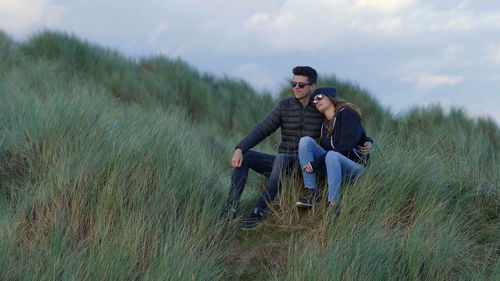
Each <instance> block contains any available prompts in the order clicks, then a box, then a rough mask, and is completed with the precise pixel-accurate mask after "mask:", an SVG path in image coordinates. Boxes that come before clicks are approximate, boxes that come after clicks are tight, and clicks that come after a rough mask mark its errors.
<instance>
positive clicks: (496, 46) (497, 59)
mask: <svg viewBox="0 0 500 281" xmlns="http://www.w3.org/2000/svg"><path fill="white" fill-rule="evenodd" d="M486 52H487V53H488V58H489V59H490V60H491V61H493V62H494V63H496V64H500V43H490V44H488V45H486Z"/></svg>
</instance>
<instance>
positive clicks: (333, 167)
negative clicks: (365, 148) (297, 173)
mask: <svg viewBox="0 0 500 281" xmlns="http://www.w3.org/2000/svg"><path fill="white" fill-rule="evenodd" d="M325 153H327V155H326V158H325V165H326V177H327V181H328V201H330V202H336V203H338V202H339V197H340V184H341V182H342V179H343V178H345V179H349V180H351V179H354V178H355V177H356V176H357V175H359V174H360V173H361V172H363V170H364V168H363V166H362V165H361V164H358V163H356V162H354V161H352V160H351V159H349V158H347V157H345V156H344V155H342V154H340V153H338V152H336V151H333V150H331V151H328V152H326V151H325V150H324V149H323V148H322V147H321V146H320V145H319V144H317V143H316V141H314V139H312V138H311V137H303V138H301V139H300V142H299V161H300V167H301V169H302V168H303V167H304V166H305V165H307V163H310V162H312V161H314V160H316V159H318V158H319V157H320V156H321V155H323V154H325ZM321 171H324V170H323V169H322V170H321ZM316 172H317V171H313V172H312V173H308V172H306V171H302V176H303V177H304V186H305V187H306V188H316V187H317V186H316Z"/></svg>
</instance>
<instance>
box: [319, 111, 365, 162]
mask: <svg viewBox="0 0 500 281" xmlns="http://www.w3.org/2000/svg"><path fill="white" fill-rule="evenodd" d="M328 127H329V121H328V120H327V119H326V118H325V119H324V121H323V124H322V127H321V142H320V145H321V147H323V148H324V149H325V150H326V151H331V150H333V151H337V152H339V153H341V154H342V155H344V156H345V157H347V158H349V159H351V160H352V161H354V162H356V163H360V164H363V165H365V164H366V161H368V158H369V155H363V154H362V153H361V152H360V151H359V150H358V146H363V145H364V143H365V141H370V142H372V143H373V140H372V139H371V138H369V137H367V136H366V132H365V129H364V128H363V125H362V124H361V120H359V118H358V117H357V116H356V114H354V112H352V111H351V110H349V109H347V108H344V109H341V110H340V111H339V112H338V113H337V114H336V115H335V118H334V126H333V133H332V136H331V137H330V138H328V136H327V134H328ZM326 154H327V153H324V154H323V155H321V157H320V158H318V159H316V160H314V161H313V162H311V166H312V168H313V170H316V169H319V168H321V167H323V166H324V165H325V158H326Z"/></svg>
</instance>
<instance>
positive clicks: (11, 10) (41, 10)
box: [0, 0, 68, 33]
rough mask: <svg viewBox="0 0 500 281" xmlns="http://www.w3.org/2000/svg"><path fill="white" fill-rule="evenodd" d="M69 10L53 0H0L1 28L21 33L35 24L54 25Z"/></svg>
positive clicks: (39, 25)
mask: <svg viewBox="0 0 500 281" xmlns="http://www.w3.org/2000/svg"><path fill="white" fill-rule="evenodd" d="M67 11H68V8H67V6H65V5H57V4H54V3H52V0H0V28H1V29H4V30H6V31H7V32H10V33H19V32H23V31H25V30H27V29H28V28H31V27H33V26H34V25H38V27H41V26H48V27H53V26H55V25H56V24H57V23H58V21H59V19H60V18H61V17H62V16H63V15H64V14H65V13H66V12H67Z"/></svg>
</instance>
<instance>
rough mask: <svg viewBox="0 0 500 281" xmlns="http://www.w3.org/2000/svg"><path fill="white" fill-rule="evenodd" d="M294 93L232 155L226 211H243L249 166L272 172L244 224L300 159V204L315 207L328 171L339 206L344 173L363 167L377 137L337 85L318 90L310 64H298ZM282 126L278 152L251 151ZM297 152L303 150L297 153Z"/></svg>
mask: <svg viewBox="0 0 500 281" xmlns="http://www.w3.org/2000/svg"><path fill="white" fill-rule="evenodd" d="M293 75H294V76H293V81H292V82H291V84H292V87H293V92H294V95H295V96H294V97H290V98H287V99H284V100H281V101H280V102H279V103H278V104H277V105H276V106H275V107H274V108H273V109H272V110H271V112H270V113H269V114H268V115H267V116H266V117H265V118H264V120H262V121H261V122H259V123H258V124H257V125H256V126H255V127H254V128H253V129H252V130H251V131H250V132H249V133H248V135H247V136H245V137H244V138H243V139H242V140H241V141H240V142H239V143H238V145H237V146H236V150H235V152H234V154H233V158H232V160H231V165H232V166H233V167H234V171H233V174H232V177H231V188H230V190H229V196H228V199H227V201H226V206H225V208H224V210H223V213H222V216H223V217H226V216H229V217H231V218H236V217H238V216H239V208H238V207H239V199H240V197H241V194H242V193H243V189H244V188H245V183H246V180H247V177H248V170H249V169H252V170H254V171H256V172H257V173H260V174H263V175H265V176H267V177H268V180H267V183H266V186H265V189H264V191H263V193H262V196H260V198H259V200H258V201H257V203H256V205H255V207H254V209H253V211H252V213H251V214H250V216H249V217H248V219H247V220H246V221H245V223H244V224H243V229H245V230H247V229H252V228H254V227H255V226H256V225H257V224H258V223H259V222H261V221H262V220H263V216H264V212H265V211H266V209H267V207H268V204H270V203H271V202H272V201H273V200H274V198H275V197H276V194H277V193H278V190H279V189H280V187H281V179H280V177H281V176H282V174H284V173H287V172H290V171H291V170H292V168H293V167H294V165H295V164H296V163H297V162H299V163H300V167H301V168H302V175H303V178H304V187H305V188H306V193H307V196H306V197H305V198H302V199H300V200H299V201H298V202H297V203H296V205H297V206H298V207H312V205H313V203H314V201H315V199H316V197H317V193H318V191H317V188H316V187H317V185H316V172H318V173H319V174H321V175H326V179H327V183H328V206H329V208H331V209H333V210H336V209H337V207H338V204H339V197H340V184H341V181H342V179H343V178H349V179H352V178H354V177H356V176H357V175H359V174H360V173H361V172H362V171H363V170H364V165H365V164H366V161H367V160H368V157H369V155H368V153H369V152H370V150H371V147H372V144H373V141H372V139H370V138H369V137H367V136H366V133H365V130H364V129H363V126H362V125H361V112H360V110H359V109H358V108H357V107H356V106H355V105H353V104H349V103H346V102H345V101H343V100H342V99H340V98H339V97H338V95H337V91H336V89H335V88H334V87H323V88H318V89H316V82H317V79H318V75H317V73H316V70H314V69H313V68H311V67H309V66H297V67H295V68H294V69H293ZM280 127H281V143H280V145H279V149H278V150H279V153H278V155H271V154H267V153H262V152H257V151H253V150H250V149H252V148H253V147H254V146H256V145H257V144H258V143H260V142H261V141H262V140H264V139H265V138H266V137H268V136H269V135H271V134H272V133H273V132H275V131H276V130H277V129H278V128H280ZM297 153H298V155H297Z"/></svg>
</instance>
